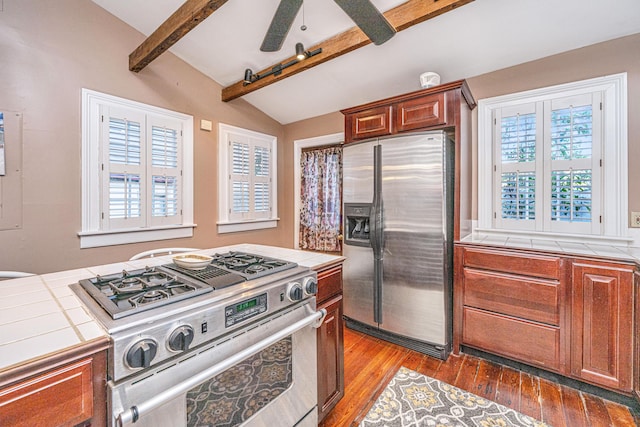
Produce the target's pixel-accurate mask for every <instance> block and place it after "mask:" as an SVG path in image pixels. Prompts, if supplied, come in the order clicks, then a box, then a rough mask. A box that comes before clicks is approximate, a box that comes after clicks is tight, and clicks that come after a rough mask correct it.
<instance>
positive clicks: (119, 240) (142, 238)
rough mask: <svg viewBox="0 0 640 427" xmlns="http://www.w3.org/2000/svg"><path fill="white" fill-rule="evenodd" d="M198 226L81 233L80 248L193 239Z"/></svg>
mask: <svg viewBox="0 0 640 427" xmlns="http://www.w3.org/2000/svg"><path fill="white" fill-rule="evenodd" d="M196 226H197V225H196V224H184V225H172V226H168V227H153V228H144V229H140V228H136V229H129V230H114V231H81V232H79V233H78V236H79V237H80V248H81V249H86V248H97V247H102V246H113V245H124V244H127V243H140V242H152V241H156V240H169V239H182V238H185V237H193V229H194V228H195V227H196Z"/></svg>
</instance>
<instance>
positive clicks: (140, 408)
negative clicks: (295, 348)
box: [116, 308, 327, 427]
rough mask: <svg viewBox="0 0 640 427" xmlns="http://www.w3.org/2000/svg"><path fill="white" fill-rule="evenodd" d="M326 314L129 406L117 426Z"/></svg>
mask: <svg viewBox="0 0 640 427" xmlns="http://www.w3.org/2000/svg"><path fill="white" fill-rule="evenodd" d="M326 315H327V310H325V309H324V308H322V309H320V310H318V311H315V312H313V314H311V315H309V316H307V317H305V318H304V319H301V320H299V321H297V322H296V323H293V324H291V325H289V326H287V327H286V328H284V329H281V330H280V331H278V332H276V333H275V334H273V335H271V336H269V337H268V338H265V339H263V340H262V341H259V342H257V343H256V344H253V345H251V346H249V347H247V348H245V349H244V350H242V351H239V352H238V353H236V354H234V355H233V356H231V357H229V358H227V359H225V360H223V361H222V362H220V363H217V364H215V365H213V366H211V367H210V368H207V369H206V370H204V371H202V372H200V373H199V374H198V375H195V376H193V377H191V378H189V379H188V380H187V381H184V382H182V383H180V384H178V385H176V386H175V387H172V388H170V389H168V390H165V391H163V392H161V393H159V394H157V395H155V396H154V397H153V398H151V399H149V400H147V401H144V402H142V403H140V404H138V405H135V406H132V407H131V408H129V409H127V410H126V411H124V412H122V413H120V414H119V415H118V416H117V417H116V424H117V425H118V426H119V427H122V426H124V425H126V424H129V423H135V422H136V421H138V419H139V418H140V417H141V416H143V415H144V414H146V413H147V412H151V411H153V410H154V409H157V408H159V407H160V406H162V405H164V404H165V403H167V402H170V401H171V400H173V399H175V398H176V397H178V396H180V395H181V394H183V393H186V392H187V391H189V390H190V389H192V388H193V387H195V386H197V385H198V384H200V383H202V382H203V381H206V380H208V379H210V378H212V377H215V376H216V375H218V374H219V373H221V372H224V371H225V370H227V369H229V368H230V367H232V366H234V365H236V364H238V363H239V362H241V361H243V360H244V359H246V358H247V357H251V356H253V355H254V354H256V353H258V352H260V351H262V350H264V349H265V348H267V347H269V346H270V345H272V344H275V343H276V342H278V341H280V340H281V339H283V338H286V337H288V336H289V335H292V334H294V333H295V332H297V331H299V330H300V329H302V328H304V327H306V326H309V325H313V327H314V328H319V327H320V326H321V325H322V322H323V321H324V318H325V317H326Z"/></svg>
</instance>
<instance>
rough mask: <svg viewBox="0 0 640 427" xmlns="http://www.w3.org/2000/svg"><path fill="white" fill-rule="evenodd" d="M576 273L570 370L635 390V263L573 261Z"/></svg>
mask: <svg viewBox="0 0 640 427" xmlns="http://www.w3.org/2000/svg"><path fill="white" fill-rule="evenodd" d="M572 272H573V301H572V325H571V326H572V329H571V336H572V338H571V372H572V374H573V375H574V376H576V377H578V378H580V379H583V380H585V381H588V382H591V383H593V384H597V385H600V386H603V387H608V388H611V389H616V390H622V391H631V388H632V378H631V375H632V369H631V364H632V350H633V347H632V342H633V335H632V334H633V325H632V321H633V268H632V267H630V266H625V265H618V264H604V263H602V264H600V263H582V262H574V264H573V269H572Z"/></svg>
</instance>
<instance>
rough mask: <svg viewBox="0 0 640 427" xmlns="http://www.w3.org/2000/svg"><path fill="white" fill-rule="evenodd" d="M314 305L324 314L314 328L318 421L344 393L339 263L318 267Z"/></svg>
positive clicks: (340, 266)
mask: <svg viewBox="0 0 640 427" xmlns="http://www.w3.org/2000/svg"><path fill="white" fill-rule="evenodd" d="M317 306H318V309H320V308H324V309H325V310H327V316H326V317H325V319H324V322H323V323H322V325H321V326H320V327H319V328H318V332H317V334H318V422H320V421H321V420H322V419H323V418H324V417H325V416H326V415H327V414H328V413H329V412H330V411H331V410H332V409H333V407H334V406H336V404H337V403H338V402H339V401H340V399H342V397H343V396H344V336H343V332H342V323H343V322H342V265H338V266H332V267H329V268H326V269H323V270H319V271H318V294H317Z"/></svg>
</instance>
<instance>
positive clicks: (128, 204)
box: [101, 107, 146, 229]
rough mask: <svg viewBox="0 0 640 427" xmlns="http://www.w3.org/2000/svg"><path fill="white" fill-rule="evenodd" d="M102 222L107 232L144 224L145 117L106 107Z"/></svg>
mask: <svg viewBox="0 0 640 427" xmlns="http://www.w3.org/2000/svg"><path fill="white" fill-rule="evenodd" d="M101 121H102V123H101V135H102V140H103V141H106V143H105V144H103V145H102V147H103V153H102V167H101V174H102V179H101V182H102V185H101V188H102V215H101V216H102V222H103V226H104V228H105V229H111V228H133V227H141V226H142V225H143V224H144V220H145V218H144V210H145V208H146V206H145V203H144V199H143V195H144V192H145V190H146V185H145V184H146V183H145V159H144V142H143V141H144V139H145V128H144V114H140V113H138V112H136V111H133V110H126V109H119V108H114V107H104V108H103V110H102V114H101Z"/></svg>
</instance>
